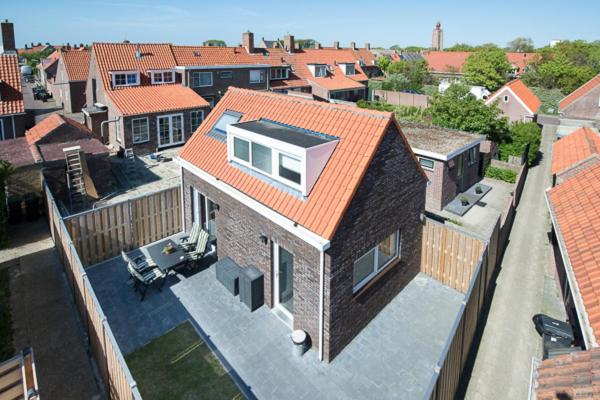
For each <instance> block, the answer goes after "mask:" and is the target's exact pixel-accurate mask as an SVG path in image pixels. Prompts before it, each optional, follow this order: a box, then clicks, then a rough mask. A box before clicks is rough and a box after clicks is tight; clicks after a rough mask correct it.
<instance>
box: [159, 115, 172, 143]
mask: <svg viewBox="0 0 600 400" xmlns="http://www.w3.org/2000/svg"><path fill="white" fill-rule="evenodd" d="M158 139H159V140H158V144H159V145H164V144H167V143H169V141H170V138H169V117H161V118H159V119H158Z"/></svg>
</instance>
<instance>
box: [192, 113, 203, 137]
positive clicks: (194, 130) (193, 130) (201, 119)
mask: <svg viewBox="0 0 600 400" xmlns="http://www.w3.org/2000/svg"><path fill="white" fill-rule="evenodd" d="M194 113H200V114H201V115H202V117H201V118H200V123H199V124H198V127H196V129H198V128H199V127H200V125H202V122H204V110H192V111H190V129H191V130H192V133H194V132H196V129H194V122H193V119H194V118H193V117H194Z"/></svg>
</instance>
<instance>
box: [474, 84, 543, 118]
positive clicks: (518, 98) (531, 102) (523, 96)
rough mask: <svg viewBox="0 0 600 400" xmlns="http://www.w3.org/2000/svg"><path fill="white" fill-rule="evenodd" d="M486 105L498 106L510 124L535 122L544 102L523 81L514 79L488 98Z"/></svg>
mask: <svg viewBox="0 0 600 400" xmlns="http://www.w3.org/2000/svg"><path fill="white" fill-rule="evenodd" d="M485 104H488V105H489V104H497V105H498V107H499V108H500V110H502V114H504V116H505V117H507V118H508V120H509V121H510V122H535V121H536V120H537V112H538V110H539V108H540V106H541V105H542V102H541V100H540V99H539V98H538V97H537V96H536V95H535V93H533V92H532V91H531V89H529V88H528V87H527V85H525V84H524V83H523V81H522V80H520V79H514V80H512V81H510V82H508V83H507V84H506V85H504V86H502V87H501V88H500V89H498V90H497V91H496V92H495V93H494V94H492V95H491V96H490V97H488V99H487V100H486V101H485Z"/></svg>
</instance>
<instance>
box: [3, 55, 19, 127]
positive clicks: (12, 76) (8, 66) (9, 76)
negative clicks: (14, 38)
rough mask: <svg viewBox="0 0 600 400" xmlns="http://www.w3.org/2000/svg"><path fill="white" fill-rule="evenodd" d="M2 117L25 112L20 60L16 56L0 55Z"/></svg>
mask: <svg viewBox="0 0 600 400" xmlns="http://www.w3.org/2000/svg"><path fill="white" fill-rule="evenodd" d="M0 81H2V83H0V115H10V114H20V113H24V112H25V103H24V102H23V92H22V89H21V72H20V70H19V60H18V58H17V56H16V55H15V54H0Z"/></svg>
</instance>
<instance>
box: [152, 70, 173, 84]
mask: <svg viewBox="0 0 600 400" xmlns="http://www.w3.org/2000/svg"><path fill="white" fill-rule="evenodd" d="M173 82H175V73H174V72H173V71H154V72H152V83H153V84H162V83H173Z"/></svg>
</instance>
